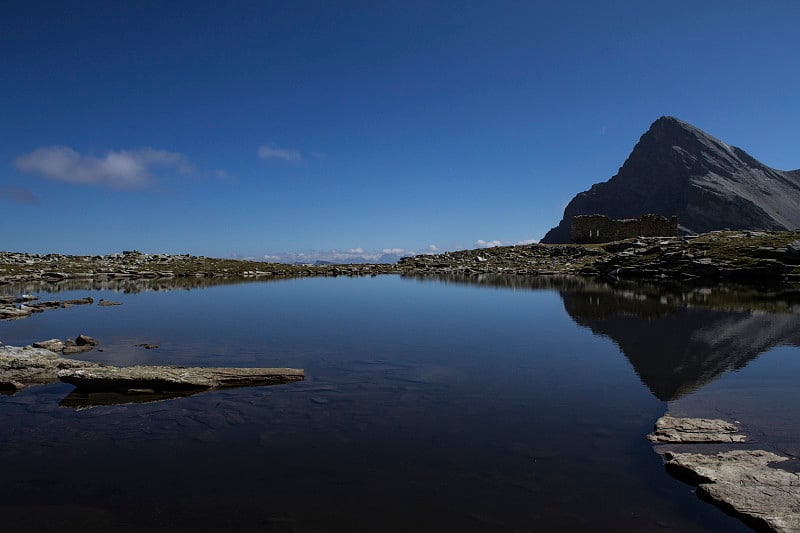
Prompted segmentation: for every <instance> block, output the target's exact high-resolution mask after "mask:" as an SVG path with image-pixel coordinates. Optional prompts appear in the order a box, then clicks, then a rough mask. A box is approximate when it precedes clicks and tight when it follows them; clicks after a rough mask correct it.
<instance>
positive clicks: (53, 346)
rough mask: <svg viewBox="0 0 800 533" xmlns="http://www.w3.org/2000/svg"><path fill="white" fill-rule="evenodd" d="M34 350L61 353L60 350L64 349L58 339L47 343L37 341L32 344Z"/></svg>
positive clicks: (62, 342)
mask: <svg viewBox="0 0 800 533" xmlns="http://www.w3.org/2000/svg"><path fill="white" fill-rule="evenodd" d="M33 347H34V348H44V349H45V350H50V351H51V352H53V353H61V350H63V349H64V341H62V340H60V339H50V340H47V341H39V342H34V343H33Z"/></svg>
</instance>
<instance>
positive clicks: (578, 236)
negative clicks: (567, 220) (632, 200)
mask: <svg viewBox="0 0 800 533" xmlns="http://www.w3.org/2000/svg"><path fill="white" fill-rule="evenodd" d="M571 222H572V224H571V228H570V236H571V237H572V242H574V243H578V244H590V243H601V242H612V241H619V240H621V239H630V238H632V237H640V236H641V237H676V236H677V235H678V217H675V216H674V217H670V218H667V217H663V216H661V215H642V216H640V217H639V218H626V219H623V220H612V219H610V218H608V217H607V216H605V215H579V216H575V217H572V221H571Z"/></svg>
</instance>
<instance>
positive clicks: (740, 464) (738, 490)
mask: <svg viewBox="0 0 800 533" xmlns="http://www.w3.org/2000/svg"><path fill="white" fill-rule="evenodd" d="M664 457H665V459H666V460H667V462H666V467H667V470H668V471H669V472H670V473H671V474H673V475H674V476H675V477H677V478H679V479H683V480H685V481H687V482H689V483H692V484H696V485H697V486H698V487H697V493H698V496H699V497H701V498H703V499H707V500H710V501H711V502H713V503H714V504H716V505H718V506H719V507H721V508H723V509H724V510H726V511H728V512H730V513H732V514H735V515H737V516H739V517H740V518H741V519H742V520H743V521H745V522H746V523H748V524H749V525H751V526H753V527H755V528H756V529H759V530H767V531H780V532H789V531H800V475H798V474H797V473H793V472H787V471H785V470H781V469H779V468H773V467H771V466H769V465H770V463H779V462H782V461H786V460H788V458H787V457H783V456H780V455H777V454H774V453H771V452H767V451H764V450H735V451H729V452H721V453H717V454H713V455H704V454H697V453H674V452H667V453H666V454H665V455H664Z"/></svg>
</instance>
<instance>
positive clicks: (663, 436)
mask: <svg viewBox="0 0 800 533" xmlns="http://www.w3.org/2000/svg"><path fill="white" fill-rule="evenodd" d="M737 431H739V428H738V427H737V426H736V425H735V424H731V423H730V422H726V421H725V420H719V419H707V418H676V417H672V416H670V415H664V416H662V417H661V418H659V419H658V421H656V426H655V429H654V430H653V432H652V433H651V434H649V435H648V436H647V439H648V440H649V441H650V442H657V443H664V442H671V443H704V442H707V443H712V442H744V441H745V436H744V435H741V434H739V433H737Z"/></svg>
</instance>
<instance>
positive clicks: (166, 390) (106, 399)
mask: <svg viewBox="0 0 800 533" xmlns="http://www.w3.org/2000/svg"><path fill="white" fill-rule="evenodd" d="M77 348H82V347H77ZM73 370H83V372H73ZM304 377H305V372H304V371H303V370H301V369H294V368H185V367H176V366H133V367H126V368H118V367H114V366H106V365H104V364H101V363H94V362H90V361H78V360H75V359H68V358H64V357H60V356H59V355H57V354H55V353H53V352H51V351H50V350H47V349H44V348H33V347H31V346H27V347H25V348H20V347H16V346H2V345H0V391H3V392H12V393H13V392H16V391H18V390H20V389H23V388H25V387H27V386H31V385H40V384H46V383H54V382H56V381H59V380H61V381H63V382H65V383H72V384H74V385H75V386H76V387H77V388H76V390H75V391H73V393H71V394H70V397H69V399H65V401H66V403H64V405H70V406H72V407H76V408H82V407H87V406H93V405H114V404H120V403H129V402H132V401H135V402H143V401H159V400H164V399H170V398H175V397H180V396H186V395H189V394H195V393H198V392H202V391H206V390H213V389H220V388H229V387H251V386H262V385H276V384H281V383H290V382H294V381H301V380H303V379H304ZM132 397H135V399H132Z"/></svg>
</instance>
